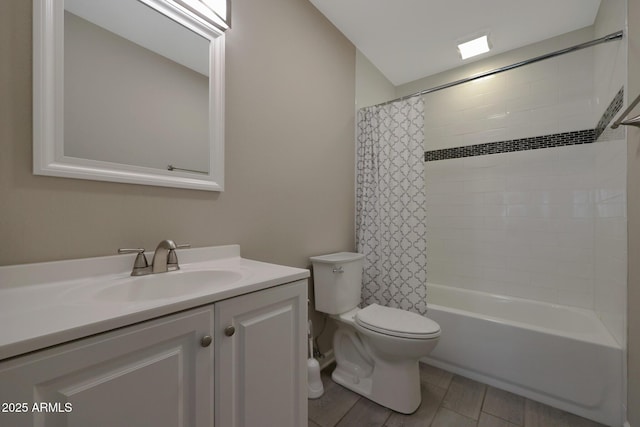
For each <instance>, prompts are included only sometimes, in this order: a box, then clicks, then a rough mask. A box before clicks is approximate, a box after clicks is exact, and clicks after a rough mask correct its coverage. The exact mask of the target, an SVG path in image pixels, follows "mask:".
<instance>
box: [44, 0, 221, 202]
mask: <svg viewBox="0 0 640 427" xmlns="http://www.w3.org/2000/svg"><path fill="white" fill-rule="evenodd" d="M223 109H224V34H223V33H221V32H220V31H219V30H217V29H216V28H214V27H212V26H209V25H207V24H205V23H204V22H203V21H202V20H200V19H198V18H197V17H194V16H192V15H191V14H190V13H189V11H188V10H187V9H184V8H182V7H181V6H180V5H179V4H176V3H174V2H173V1H170V0H109V1H104V0H64V1H62V0H34V99H33V110H34V111H33V112H34V118H33V120H34V127H33V132H34V135H33V141H34V159H33V164H34V169H33V170H34V174H36V175H51V176H59V177H67V178H80V179H91V180H99V181H115V182H123V183H134V184H147V185H156V186H165V187H179V188H191V189H198V190H209V191H222V190H223V186H224V110H223Z"/></svg>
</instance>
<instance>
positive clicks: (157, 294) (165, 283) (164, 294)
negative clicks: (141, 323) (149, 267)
mask: <svg viewBox="0 0 640 427" xmlns="http://www.w3.org/2000/svg"><path fill="white" fill-rule="evenodd" d="M241 278H242V274H240V273H238V272H236V271H229V270H202V271H176V272H169V273H160V274H150V275H148V276H141V277H135V278H131V279H129V280H126V281H123V282H119V283H114V284H113V285H111V286H107V287H105V288H103V289H101V290H100V291H98V292H96V295H95V296H96V298H98V299H103V300H109V301H119V302H121V301H144V300H154V299H164V298H175V297H179V296H182V295H188V294H191V293H197V292H200V291H202V290H204V289H207V288H208V289H212V288H215V287H216V286H225V285H229V284H231V283H234V282H237V281H239V280H240V279H241Z"/></svg>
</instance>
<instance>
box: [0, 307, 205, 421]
mask: <svg viewBox="0 0 640 427" xmlns="http://www.w3.org/2000/svg"><path fill="white" fill-rule="evenodd" d="M43 321H45V320H44V319H43ZM6 326H9V325H6ZM212 329H213V309H212V307H211V306H209V307H205V308H197V309H192V310H189V311H186V312H182V313H178V314H174V315H170V316H166V317H162V318H160V319H156V320H151V321H147V322H144V323H140V324H138V325H134V326H129V327H126V328H122V329H118V330H116V331H112V332H107V333H103V334H100V335H96V336H93V337H90V338H84V339H81V340H78V341H75V342H71V343H68V344H63V345H60V346H57V347H53V348H51V349H47V350H43V351H39V352H35V353H32V354H29V355H26V356H20V357H17V358H14V359H10V360H7V361H4V362H2V363H0V404H1V405H3V406H2V407H1V408H0V411H1V412H0V425H3V426H12V427H21V426H36V425H38V426H47V427H58V426H73V427H86V426H91V427H101V426H104V427H117V426H136V427H146V426H148V427H158V426H185V427H186V426H194V427H205V426H207V427H208V426H211V425H212V423H213V422H212V420H213V405H212V401H213V383H212V377H213V361H214V360H213V345H211V344H209V345H206V344H207V338H206V337H207V336H209V337H210V336H212V332H213V331H212ZM203 339H204V341H203ZM205 345H206V346H205Z"/></svg>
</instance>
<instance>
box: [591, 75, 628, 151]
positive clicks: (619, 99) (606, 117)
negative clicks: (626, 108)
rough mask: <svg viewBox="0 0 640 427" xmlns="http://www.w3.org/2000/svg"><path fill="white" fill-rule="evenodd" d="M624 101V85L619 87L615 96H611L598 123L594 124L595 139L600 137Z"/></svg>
mask: <svg viewBox="0 0 640 427" xmlns="http://www.w3.org/2000/svg"><path fill="white" fill-rule="evenodd" d="M623 102H624V86H623V87H621V88H620V90H619V91H618V93H617V94H616V96H614V97H613V101H611V103H610V104H609V106H608V107H607V109H606V110H604V113H603V114H602V117H601V118H600V120H599V121H598V125H597V126H596V129H595V130H596V135H595V139H598V138H600V135H602V132H604V130H605V129H606V128H607V126H609V123H611V120H613V118H614V117H615V116H616V114H618V111H620V109H621V108H622V104H623Z"/></svg>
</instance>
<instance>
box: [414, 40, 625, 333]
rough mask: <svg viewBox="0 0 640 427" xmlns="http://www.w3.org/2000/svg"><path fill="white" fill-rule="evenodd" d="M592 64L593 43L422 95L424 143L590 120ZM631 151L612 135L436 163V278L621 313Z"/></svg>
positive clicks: (595, 117) (574, 127)
mask: <svg viewBox="0 0 640 427" xmlns="http://www.w3.org/2000/svg"><path fill="white" fill-rule="evenodd" d="M610 45H613V47H604V49H612V48H613V49H618V47H616V46H615V42H614V43H610ZM593 70H594V52H593V50H592V49H585V50H582V51H579V52H576V53H572V54H568V55H563V56H560V57H557V58H554V59H552V60H547V61H543V62H540V63H537V64H532V65H529V66H525V67H522V68H519V69H517V70H513V71H509V72H506V73H502V74H498V75H495V76H493V77H492V78H485V79H482V80H480V81H477V82H474V83H468V84H464V85H460V86H457V87H454V88H451V89H447V90H443V91H440V92H435V93H433V94H429V95H426V96H425V104H426V108H427V112H426V119H427V120H426V122H427V124H426V129H425V134H426V143H425V144H426V150H427V151H431V150H439V149H448V148H455V147H461V146H470V145H475V144H484V143H490V142H497V141H504V140H513V139H520V138H530V137H535V136H542V135H549V134H556V133H563V132H572V131H586V130H591V129H594V128H595V127H596V124H597V123H598V121H599V119H600V117H601V116H602V112H603V108H600V107H599V106H598V105H597V103H596V101H595V95H594V94H595V93H596V90H595V87H596V86H597V84H598V83H597V82H595V81H594V72H593ZM616 83H620V84H619V85H618V89H620V87H622V86H623V84H624V82H613V84H616ZM607 84H609V85H611V84H612V82H611V80H609V81H608V82H607ZM602 92H603V91H599V92H598V93H602ZM614 94H615V92H614ZM609 101H611V100H609ZM625 150H626V144H625V143H624V141H607V142H598V143H593V144H581V145H569V146H561V147H554V148H542V149H535V150H528V151H517V152H504V153H500V154H491V155H476V156H470V157H463V158H450V159H446V160H435V161H429V162H428V163H427V167H426V183H427V208H428V211H427V216H428V220H427V230H428V245H427V251H428V252H427V278H428V281H429V282H433V283H440V284H445V285H451V286H457V287H464V288H469V289H476V290H481V291H486V292H492V293H499V294H505V295H513V296H519V297H524V298H532V299H536V300H541V301H547V302H552V303H560V304H567V305H574V306H579V307H585V308H589V309H596V310H597V311H598V313H599V314H600V316H601V317H603V320H604V317H607V316H611V317H615V313H621V312H623V311H624V305H622V306H620V298H621V292H620V291H619V289H622V287H621V286H617V287H616V288H615V289H616V291H615V292H614V291H613V290H611V289H609V288H610V285H611V283H613V282H615V283H622V282H621V279H622V277H621V275H622V274H624V272H625V271H626V268H625V267H624V266H622V265H621V263H623V260H624V259H626V221H625V211H626V199H625V197H624V195H625V192H626V185H625V182H624V177H625V176H626V172H625V171H626V154H625V153H626V152H625ZM507 151H509V150H507ZM467 154H468V153H467ZM478 154H482V151H481V150H478ZM612 232H613V234H612ZM607 245H608V246H607ZM605 248H615V249H613V250H612V251H608V250H605ZM625 265H626V264H625ZM597 282H601V283H603V284H599V283H597ZM625 289H626V288H625ZM614 294H615V295H614ZM623 301H624V300H623ZM598 307H599V308H600V309H599V310H598ZM616 322H618V321H617V320H615V319H614V320H612V321H610V322H609V323H610V325H613V324H614V323H616ZM605 323H606V322H605ZM610 325H607V326H610ZM612 328H613V329H619V328H617V327H616V326H611V327H610V329H612ZM614 335H616V336H618V335H622V333H620V334H616V333H614Z"/></svg>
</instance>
